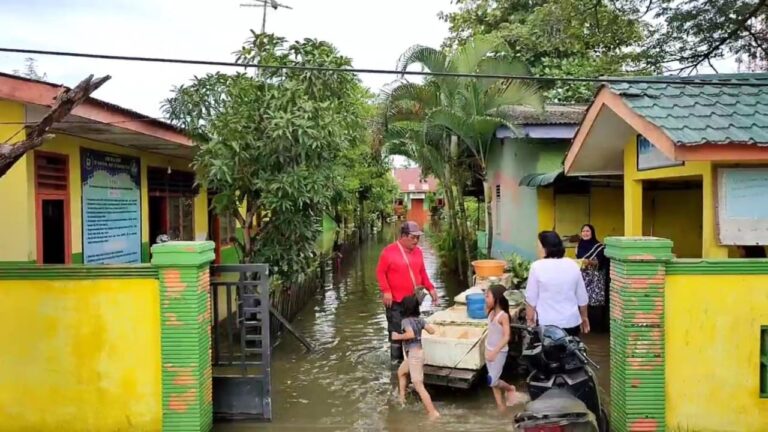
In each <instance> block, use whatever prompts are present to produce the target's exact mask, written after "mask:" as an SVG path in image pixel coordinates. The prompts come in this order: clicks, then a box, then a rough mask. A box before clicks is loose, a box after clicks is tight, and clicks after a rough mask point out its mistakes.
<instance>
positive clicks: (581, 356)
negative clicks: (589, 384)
mask: <svg viewBox="0 0 768 432" xmlns="http://www.w3.org/2000/svg"><path fill="white" fill-rule="evenodd" d="M574 352H575V353H576V357H578V358H579V360H581V361H583V362H584V363H589V364H591V365H592V367H594V368H595V369H600V366H598V365H597V363H595V362H593V361H592V359H591V358H589V357H588V356H587V355H586V354H584V353H583V352H581V350H578V349H577V350H576V351H574Z"/></svg>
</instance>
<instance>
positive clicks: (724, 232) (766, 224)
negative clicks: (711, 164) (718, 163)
mask: <svg viewBox="0 0 768 432" xmlns="http://www.w3.org/2000/svg"><path fill="white" fill-rule="evenodd" d="M715 203H716V204H715V205H716V206H717V228H718V237H719V240H720V244H723V245H768V167H755V168H720V169H718V170H717V199H716V201H715Z"/></svg>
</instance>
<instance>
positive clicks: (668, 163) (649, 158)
mask: <svg viewBox="0 0 768 432" xmlns="http://www.w3.org/2000/svg"><path fill="white" fill-rule="evenodd" d="M683 164H684V162H678V161H675V160H672V159H670V158H668V157H667V156H665V155H664V153H662V152H661V151H659V149H657V148H656V146H655V145H653V144H652V143H651V142H650V141H648V139H647V138H646V137H644V136H642V135H638V136H637V170H638V171H645V170H652V169H656V168H667V167H673V166H681V165H683Z"/></svg>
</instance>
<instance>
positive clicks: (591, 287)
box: [576, 224, 610, 331]
mask: <svg viewBox="0 0 768 432" xmlns="http://www.w3.org/2000/svg"><path fill="white" fill-rule="evenodd" d="M576 258H577V259H580V260H583V261H582V262H583V264H582V268H581V274H582V275H583V276H584V285H585V286H586V287H587V295H588V297H589V307H588V316H589V323H590V324H591V327H592V329H593V330H597V331H607V330H608V314H607V313H606V310H607V308H606V303H607V299H608V271H609V267H610V263H609V261H608V258H607V257H606V256H605V245H603V244H602V243H600V240H598V239H597V233H596V232H595V227H594V226H592V225H590V224H584V226H582V227H581V240H579V245H578V247H577V248H576Z"/></svg>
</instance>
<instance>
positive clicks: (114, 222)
mask: <svg viewBox="0 0 768 432" xmlns="http://www.w3.org/2000/svg"><path fill="white" fill-rule="evenodd" d="M80 160H81V173H82V182H83V261H84V262H85V263H86V264H132V263H140V262H141V170H140V169H139V167H140V165H139V159H138V158H134V157H128V156H122V155H116V154H111V153H102V152H97V151H93V150H86V149H83V150H82V155H81V158H80Z"/></svg>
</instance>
